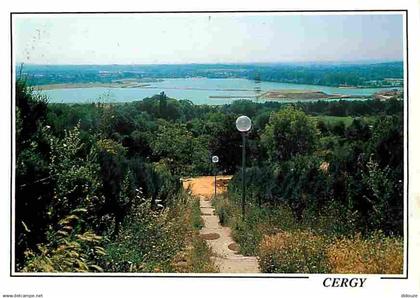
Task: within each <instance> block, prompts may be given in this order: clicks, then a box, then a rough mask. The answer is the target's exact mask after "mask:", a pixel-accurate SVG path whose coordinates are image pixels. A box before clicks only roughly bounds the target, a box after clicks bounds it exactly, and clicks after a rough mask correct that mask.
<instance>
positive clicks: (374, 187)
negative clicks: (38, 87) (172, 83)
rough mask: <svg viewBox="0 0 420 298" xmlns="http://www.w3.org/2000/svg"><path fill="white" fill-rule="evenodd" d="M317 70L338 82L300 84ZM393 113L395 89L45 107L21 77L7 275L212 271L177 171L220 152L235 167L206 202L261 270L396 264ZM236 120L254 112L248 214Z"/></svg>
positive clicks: (400, 147) (204, 171) (398, 210)
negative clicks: (368, 94) (352, 97)
mask: <svg viewBox="0 0 420 298" xmlns="http://www.w3.org/2000/svg"><path fill="white" fill-rule="evenodd" d="M360 71H362V70H361V69H360V68H359V70H357V73H358V72H360ZM165 75H167V74H165ZM265 76H267V77H265ZM384 76H388V73H387V71H385V70H384ZM261 79H267V80H286V81H289V80H293V79H292V78H286V79H285V78H282V79H278V78H274V77H270V73H269V71H267V72H266V73H265V74H264V75H261ZM320 80H326V81H325V82H324V83H325V84H331V85H336V84H341V83H342V82H345V83H346V84H347V83H349V82H350V81H348V80H344V81H340V79H334V80H332V81H328V80H327V79H326V78H323V79H322V78H317V79H315V78H314V77H311V76H310V75H309V74H308V78H307V79H305V80H304V81H302V82H306V83H308V82H313V83H320ZM49 83H51V81H49ZM351 84H353V82H352V83H351ZM354 84H363V82H354ZM403 107H404V105H403V100H402V99H401V98H392V99H390V100H387V101H380V100H376V99H369V100H363V101H362V100H361V101H344V100H340V101H316V102H296V103H293V104H287V103H279V102H266V103H255V102H253V101H249V100H238V101H235V102H234V103H232V104H229V105H219V106H217V105H212V106H210V105H194V104H192V103H191V102H190V101H187V100H177V99H173V98H169V97H167V96H166V95H165V94H164V93H163V92H162V93H160V94H157V95H155V96H153V97H150V98H145V99H143V100H141V101H136V102H131V103H120V104H110V103H90V104H71V105H70V104H53V103H48V99H47V98H45V97H43V96H42V95H40V94H38V93H34V92H33V91H32V88H31V87H30V82H28V81H27V80H25V79H18V80H17V82H16V115H15V119H16V136H15V141H16V164H15V166H16V177H15V193H16V196H15V223H16V225H15V257H16V258H15V265H16V266H15V270H16V271H20V272H216V270H217V268H215V267H214V265H213V264H212V261H211V251H210V250H209V248H208V247H207V246H206V243H205V241H203V240H202V239H200V237H198V230H199V229H200V227H201V226H202V222H201V220H200V210H199V207H198V205H197V201H196V200H191V198H190V195H189V194H188V192H186V191H185V190H184V189H183V187H182V179H183V178H186V177H195V176H204V175H212V174H213V172H214V167H213V165H212V164H211V162H210V157H211V156H212V155H218V156H219V158H220V162H219V164H218V167H217V172H218V173H219V174H230V175H233V178H232V181H231V182H230V183H229V186H228V191H227V192H226V193H224V194H221V195H219V196H218V197H217V198H216V199H215V200H214V205H215V208H216V210H217V213H218V215H219V217H220V222H221V224H223V225H228V226H230V227H231V228H232V234H233V238H234V239H235V240H236V241H237V242H238V244H239V245H240V251H241V253H243V254H245V255H256V256H257V257H258V259H259V263H260V268H261V271H262V272H272V273H274V272H298V273H304V272H312V273H313V272H318V273H321V272H336V273H351V272H361V273H402V268H403V267H402V266H403V265H402V264H403V257H404V254H403V240H404V239H403V230H404V223H403V218H404V216H403V206H404V204H403V202H404V198H403V188H404V140H403V136H404V117H403V115H404V113H403ZM240 115H247V116H248V117H250V118H251V119H252V122H253V127H252V130H251V131H250V132H249V134H248V142H247V157H248V158H247V165H246V166H247V168H246V175H245V177H246V185H247V191H248V197H247V205H246V210H247V217H246V218H245V219H243V218H241V215H240V208H239V204H240V202H239V201H240V190H241V188H240V185H241V182H242V181H241V175H240V164H241V160H240V158H241V156H240V154H239V153H240V149H241V147H240V146H241V135H240V133H238V131H237V130H236V128H235V120H236V118H237V117H238V116H240ZM349 249H353V250H354V251H353V253H351V254H352V255H353V256H354V258H353V259H351V258H350V260H347V259H346V258H345V257H343V256H346V255H349ZM180 259H182V260H184V261H183V262H179V260H180ZM180 264H181V265H180Z"/></svg>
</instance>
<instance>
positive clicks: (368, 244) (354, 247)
mask: <svg viewBox="0 0 420 298" xmlns="http://www.w3.org/2000/svg"><path fill="white" fill-rule="evenodd" d="M403 247H404V244H403V241H402V239H400V238H391V237H386V236H384V234H383V233H382V232H376V233H374V234H372V235H371V236H370V237H368V238H366V239H363V238H362V237H361V236H360V234H357V235H356V236H355V237H353V238H341V239H337V240H336V241H334V242H333V243H332V244H331V245H330V246H329V247H328V249H327V257H328V262H329V263H330V266H331V271H332V272H333V273H352V274H365V273H376V274H401V273H402V271H403V261H404V252H403Z"/></svg>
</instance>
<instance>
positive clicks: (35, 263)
mask: <svg viewBox="0 0 420 298" xmlns="http://www.w3.org/2000/svg"><path fill="white" fill-rule="evenodd" d="M85 212H86V210H85V209H78V210H74V211H73V212H72V214H70V215H67V216H66V217H64V218H63V219H62V220H60V222H59V225H60V228H59V229H58V230H57V231H50V233H49V237H48V240H49V243H48V244H39V245H38V246H37V250H38V251H37V252H36V251H33V250H30V249H28V250H27V251H25V257H26V260H25V266H24V268H23V269H22V271H23V272H92V271H103V269H102V268H101V267H100V266H98V265H97V263H98V260H99V259H100V258H101V257H102V256H104V255H105V254H106V253H105V250H104V249H103V248H102V247H101V241H102V237H101V236H98V235H96V234H94V233H93V232H92V231H89V230H88V231H84V232H83V231H82V230H81V228H80V223H81V219H80V217H79V216H78V215H76V214H77V213H85Z"/></svg>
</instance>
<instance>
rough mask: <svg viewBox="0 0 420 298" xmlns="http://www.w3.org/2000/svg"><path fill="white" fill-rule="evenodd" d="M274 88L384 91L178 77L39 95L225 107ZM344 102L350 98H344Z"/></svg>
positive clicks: (348, 92)
mask: <svg viewBox="0 0 420 298" xmlns="http://www.w3.org/2000/svg"><path fill="white" fill-rule="evenodd" d="M278 89H295V90H296V89H298V90H315V91H322V92H325V93H327V94H343V95H354V96H360V95H365V96H366V95H372V94H373V93H375V92H378V91H380V90H385V89H386V88H381V89H378V88H337V87H327V86H316V85H303V84H289V83H277V82H258V83H257V82H255V81H253V80H247V79H236V78H229V79H208V78H178V79H163V80H162V81H158V82H152V83H150V84H149V85H148V86H145V87H135V88H112V87H92V88H65V89H52V90H42V91H39V92H40V93H42V94H45V95H47V97H48V99H49V102H53V103H88V102H130V101H138V100H142V99H143V98H145V97H150V96H153V95H155V94H159V93H160V92H162V91H163V92H165V94H166V95H167V96H169V97H172V98H176V99H188V100H191V101H192V102H193V103H194V104H227V103H231V102H233V101H235V100H238V99H253V100H256V99H255V96H256V95H257V94H261V93H264V92H266V91H269V90H278ZM394 89H395V88H394ZM258 100H259V101H260V102H263V101H265V100H264V99H263V98H260V99H258ZM306 100H307V99H306ZM329 100H332V99H329ZM333 100H336V99H333ZM347 100H352V99H351V98H347ZM284 101H287V100H282V102H284ZM289 101H290V100H289ZM292 101H296V100H292Z"/></svg>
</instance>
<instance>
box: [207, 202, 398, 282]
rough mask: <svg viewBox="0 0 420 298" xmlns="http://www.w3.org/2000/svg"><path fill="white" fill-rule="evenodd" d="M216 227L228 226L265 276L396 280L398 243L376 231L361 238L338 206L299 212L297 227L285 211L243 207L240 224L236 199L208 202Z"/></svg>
mask: <svg viewBox="0 0 420 298" xmlns="http://www.w3.org/2000/svg"><path fill="white" fill-rule="evenodd" d="M213 204H214V207H215V209H216V213H217V214H218V215H219V217H220V219H221V224H222V225H225V226H230V227H231V229H232V237H233V239H234V240H235V241H236V242H237V243H238V244H239V246H240V253H242V254H244V255H254V256H257V257H258V260H259V265H260V268H261V271H262V272H265V273H274V272H275V273H347V274H349V273H354V274H358V273H360V274H362V273H363V274H374V273H381V274H401V273H402V270H403V259H404V254H403V239H402V238H400V237H388V236H385V235H384V234H383V233H382V232H380V231H376V232H373V233H372V234H371V235H366V236H363V237H362V236H361V235H360V234H357V233H355V227H354V226H353V225H352V223H351V222H349V221H348V218H350V216H351V215H349V216H345V217H344V218H343V217H340V216H339V215H338V214H339V212H337V210H336V209H337V208H340V207H339V206H331V207H330V209H329V210H325V211H324V212H323V213H319V214H316V215H314V214H312V213H311V212H308V211H306V212H304V215H303V219H302V220H301V221H296V220H295V219H294V217H293V214H292V212H291V211H290V209H289V208H288V207H287V206H283V205H278V206H262V207H258V206H256V205H253V204H248V205H247V209H246V216H245V220H242V217H241V214H240V210H241V208H240V204H239V200H238V199H237V198H236V199H235V195H234V194H231V197H228V196H227V195H224V196H219V197H217V198H216V199H215V200H213Z"/></svg>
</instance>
